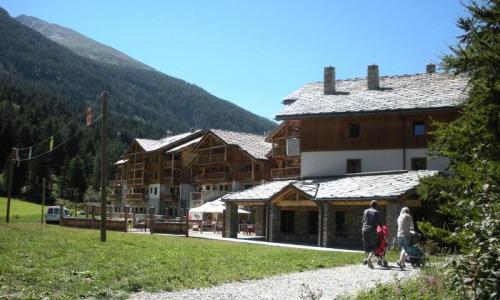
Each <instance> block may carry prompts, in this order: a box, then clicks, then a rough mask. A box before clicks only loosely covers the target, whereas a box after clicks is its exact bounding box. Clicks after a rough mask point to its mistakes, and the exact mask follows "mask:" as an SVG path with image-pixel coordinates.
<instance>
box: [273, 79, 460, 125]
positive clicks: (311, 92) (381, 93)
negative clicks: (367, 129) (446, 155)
mask: <svg viewBox="0 0 500 300" xmlns="http://www.w3.org/2000/svg"><path fill="white" fill-rule="evenodd" d="M467 81H468V78H467V77H466V76H462V75H460V76H455V75H451V74H445V73H432V74H414V75H399V76H381V77H380V89H377V90H368V88H367V79H366V78H355V79H346V80H337V81H336V91H337V93H336V94H334V95H325V94H324V92H323V82H313V83H308V84H306V85H305V86H303V87H302V88H300V89H299V90H297V91H295V92H293V93H292V94H290V95H288V96H287V97H286V98H285V99H284V100H288V101H290V100H292V101H294V102H293V103H291V104H290V105H287V106H285V107H284V108H283V109H282V110H281V111H280V112H279V113H278V114H277V115H276V119H278V120H284V119H292V118H297V117H305V116H314V115H345V114H355V113H369V112H372V113H373V112H388V111H417V110H438V109H450V108H455V107H457V106H458V105H459V104H460V103H462V102H463V101H465V99H466V96H467V93H466V86H467Z"/></svg>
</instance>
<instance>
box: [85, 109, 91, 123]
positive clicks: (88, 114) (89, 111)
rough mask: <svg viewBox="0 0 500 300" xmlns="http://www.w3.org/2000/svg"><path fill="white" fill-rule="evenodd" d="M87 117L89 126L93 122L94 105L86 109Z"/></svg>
mask: <svg viewBox="0 0 500 300" xmlns="http://www.w3.org/2000/svg"><path fill="white" fill-rule="evenodd" d="M86 114H87V117H86V120H87V126H90V125H91V124H92V107H90V106H88V107H87V111H86Z"/></svg>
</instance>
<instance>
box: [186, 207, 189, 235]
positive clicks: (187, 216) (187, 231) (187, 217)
mask: <svg viewBox="0 0 500 300" xmlns="http://www.w3.org/2000/svg"><path fill="white" fill-rule="evenodd" d="M186 237H189V209H187V212H186Z"/></svg>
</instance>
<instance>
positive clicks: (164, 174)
mask: <svg viewBox="0 0 500 300" xmlns="http://www.w3.org/2000/svg"><path fill="white" fill-rule="evenodd" d="M203 133H204V132H203V131H201V130H198V131H194V132H187V133H182V134H177V135H171V136H167V137H165V138H162V139H160V140H150V139H135V140H134V142H133V143H132V144H131V145H130V146H129V148H128V149H127V152H126V153H125V155H124V156H123V158H122V159H121V160H119V161H117V162H116V163H115V166H116V178H115V180H112V181H110V186H111V188H112V190H113V193H112V194H111V195H110V200H111V201H112V202H113V204H114V207H115V211H123V208H124V207H131V209H132V212H135V213H148V208H154V213H155V214H165V215H170V216H177V215H182V213H183V212H182V210H181V209H182V208H185V205H186V203H187V201H188V199H189V192H190V191H191V190H193V188H192V187H191V183H192V179H191V172H190V170H189V169H188V168H187V164H188V163H189V162H190V161H191V160H192V157H193V154H192V149H193V147H194V145H195V144H196V143H197V142H198V141H199V140H200V138H201V136H202V135H203ZM183 190H184V191H185V190H187V193H186V192H183ZM183 195H184V196H183ZM186 195H187V196H186Z"/></svg>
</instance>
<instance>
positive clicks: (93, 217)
mask: <svg viewBox="0 0 500 300" xmlns="http://www.w3.org/2000/svg"><path fill="white" fill-rule="evenodd" d="M91 207H92V229H94V228H95V205H93V204H92V206H91Z"/></svg>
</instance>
